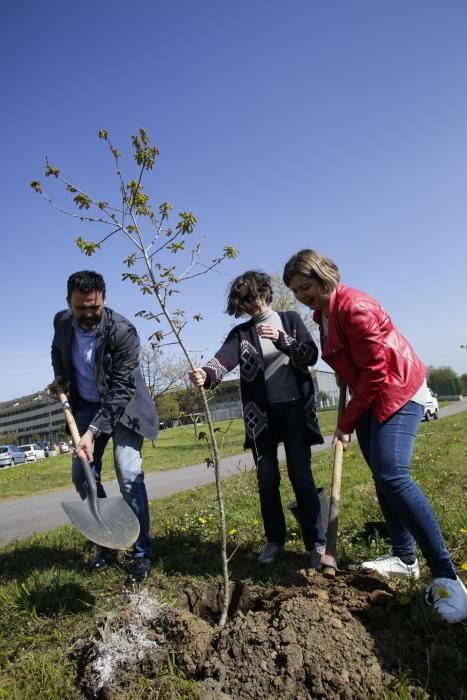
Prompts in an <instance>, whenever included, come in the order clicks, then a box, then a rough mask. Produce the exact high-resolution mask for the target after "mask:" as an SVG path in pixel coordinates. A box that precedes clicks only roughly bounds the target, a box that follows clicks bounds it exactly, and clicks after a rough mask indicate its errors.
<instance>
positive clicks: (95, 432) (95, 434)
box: [88, 425, 101, 440]
mask: <svg viewBox="0 0 467 700" xmlns="http://www.w3.org/2000/svg"><path fill="white" fill-rule="evenodd" d="M88 430H89V432H90V433H92V435H93V437H94V440H97V438H98V437H99V435H100V434H101V431H100V430H99V428H96V427H95V426H94V425H88Z"/></svg>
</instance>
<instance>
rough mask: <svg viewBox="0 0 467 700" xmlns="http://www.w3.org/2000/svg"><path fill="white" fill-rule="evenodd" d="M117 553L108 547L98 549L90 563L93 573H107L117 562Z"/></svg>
mask: <svg viewBox="0 0 467 700" xmlns="http://www.w3.org/2000/svg"><path fill="white" fill-rule="evenodd" d="M116 554H117V553H116V552H115V550H113V549H107V547H97V549H96V554H95V556H94V559H92V560H91V561H90V563H89V568H90V569H91V571H105V570H106V569H108V568H109V566H110V564H111V563H112V562H113V561H114V560H115V557H116Z"/></svg>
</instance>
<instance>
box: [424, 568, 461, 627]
mask: <svg viewBox="0 0 467 700" xmlns="http://www.w3.org/2000/svg"><path fill="white" fill-rule="evenodd" d="M425 603H426V604H427V605H431V606H432V607H433V608H434V609H435V610H436V612H437V613H438V615H439V616H440V617H441V618H442V619H443V620H446V622H449V624H451V625H452V624H453V623H454V622H461V621H462V620H464V619H465V618H466V617H467V590H466V588H465V586H464V584H463V583H462V581H461V580H460V578H459V577H457V578H456V580H455V581H454V579H452V578H435V580H434V581H433V583H432V584H431V586H428V588H427V589H426V593H425Z"/></svg>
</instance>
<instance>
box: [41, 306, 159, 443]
mask: <svg viewBox="0 0 467 700" xmlns="http://www.w3.org/2000/svg"><path fill="white" fill-rule="evenodd" d="M54 328H55V334H54V338H53V341H52V366H53V369H54V373H55V376H56V377H62V378H63V380H64V383H65V386H66V388H67V391H68V395H69V399H70V403H71V406H72V409H73V407H74V406H75V405H76V399H77V393H76V383H75V373H74V368H73V363H72V359H71V343H72V339H73V335H74V329H73V315H72V313H71V311H69V310H68V309H67V310H64V311H59V312H58V313H57V314H56V315H55V318H54ZM139 352H140V343H139V338H138V334H137V332H136V328H135V327H134V326H133V325H132V324H131V323H130V322H129V321H128V320H127V319H126V318H125V317H124V316H121V314H118V313H117V312H116V311H112V309H109V308H107V307H106V308H104V311H103V313H102V319H101V322H100V324H99V328H98V331H97V336H96V353H95V365H94V376H95V380H96V386H97V391H98V393H99V396H100V397H101V405H100V407H99V409H98V411H97V413H96V415H95V417H94V419H93V421H92V424H93V425H95V426H96V428H98V429H99V430H101V431H102V432H103V433H107V434H110V433H112V431H113V429H114V428H115V426H116V424H117V423H122V424H123V425H125V426H126V427H127V428H130V429H131V430H134V431H135V432H136V433H138V434H139V435H143V436H144V437H146V438H149V439H151V440H153V439H154V438H155V437H156V435H157V433H158V429H159V421H158V420H157V414H156V408H155V405H154V401H153V400H152V399H151V396H150V394H149V391H148V389H147V387H146V384H145V383H144V379H143V376H142V374H141V370H140V366H139Z"/></svg>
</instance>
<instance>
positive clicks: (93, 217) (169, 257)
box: [31, 129, 237, 626]
mask: <svg viewBox="0 0 467 700" xmlns="http://www.w3.org/2000/svg"><path fill="white" fill-rule="evenodd" d="M99 138H100V139H102V140H103V141H104V142H105V143H106V145H107V146H108V148H109V151H110V154H111V156H112V158H113V162H114V166H115V174H116V176H117V182H118V187H119V197H118V202H117V203H114V204H109V202H107V201H105V199H104V198H102V197H97V196H94V195H91V194H88V193H87V192H86V191H85V190H84V189H83V188H81V187H79V186H78V185H77V184H76V183H73V182H71V181H69V180H67V179H65V178H64V177H63V176H62V175H61V174H60V170H59V168H57V167H56V166H54V165H52V164H51V163H50V162H49V161H48V159H47V158H46V162H45V177H47V178H52V181H53V180H56V181H57V182H58V183H60V185H62V186H63V187H64V188H65V190H66V192H67V193H68V195H69V196H71V198H72V202H73V204H74V205H75V206H76V207H77V208H78V210H79V211H76V209H71V210H70V209H69V208H68V206H69V205H68V204H64V205H62V204H59V203H58V202H57V201H55V199H54V198H52V197H51V196H50V195H49V194H48V193H46V192H45V191H44V190H43V188H42V185H41V183H40V181H39V180H33V181H32V182H31V187H32V188H33V189H34V190H35V191H36V192H38V193H39V194H41V195H42V196H43V197H45V199H46V200H47V201H48V202H49V203H50V204H51V205H52V206H54V207H55V208H56V209H58V210H59V211H61V212H62V213H64V214H66V215H67V216H70V217H73V218H74V219H76V220H78V221H80V222H83V223H88V224H93V225H94V224H97V223H98V224H100V225H101V226H103V227H106V228H107V231H108V233H107V234H106V235H105V236H104V237H103V238H101V239H100V240H98V241H91V240H86V239H84V238H83V237H82V236H79V237H78V238H77V239H76V243H77V245H78V247H79V248H80V250H81V251H82V252H83V253H84V254H85V255H88V256H91V255H93V254H94V253H95V252H96V251H97V250H99V249H100V248H101V247H102V246H103V244H104V243H107V242H108V241H109V239H110V238H112V237H113V236H115V235H116V234H120V235H121V236H123V237H124V238H125V239H126V241H127V242H128V243H129V244H130V248H131V250H132V252H131V253H130V254H129V255H128V257H127V258H126V259H125V260H124V264H125V265H126V267H127V270H129V271H127V272H124V273H123V275H122V278H123V279H124V280H128V281H130V282H131V283H132V284H134V285H136V286H137V287H138V288H139V289H140V291H141V293H142V294H143V295H144V296H145V297H148V301H151V300H153V301H154V302H155V304H151V305H150V306H151V307H152V308H149V309H141V310H140V311H138V312H137V314H136V315H137V316H140V317H142V318H145V319H148V320H150V321H152V322H153V323H154V324H155V325H156V329H155V330H154V332H153V333H152V335H151V336H150V338H149V342H150V343H151V345H152V346H154V348H157V347H160V346H161V343H162V342H164V343H167V342H172V343H176V344H178V346H179V347H180V349H181V351H182V352H183V354H184V356H185V357H186V359H187V362H188V364H189V366H190V368H192V369H194V367H195V365H194V364H193V361H192V358H191V356H190V353H189V351H188V349H187V347H186V344H185V342H184V339H183V335H182V331H183V329H184V327H185V325H186V324H187V323H188V322H189V319H187V318H186V316H185V312H184V310H183V309H181V308H180V307H175V308H174V306H175V305H174V304H173V301H174V298H176V297H174V298H173V295H174V294H176V293H177V294H178V293H179V292H180V291H181V286H182V285H183V284H185V283H186V282H187V280H190V279H193V278H195V277H198V276H199V275H205V274H207V273H208V272H209V271H210V270H212V269H214V268H215V267H217V266H218V265H219V264H220V263H221V262H222V261H223V260H225V259H229V258H234V257H236V255H237V251H236V250H235V248H233V247H232V246H224V249H223V252H222V254H221V255H220V256H218V257H216V258H214V259H212V260H210V261H208V262H202V261H201V259H200V250H201V246H200V243H195V244H193V245H192V246H191V247H190V243H189V240H190V237H191V236H192V234H193V232H194V229H195V226H196V223H197V222H196V218H195V216H194V215H193V214H192V213H191V212H189V211H182V212H180V213H179V220H178V222H177V224H176V225H175V228H172V227H170V226H169V215H170V211H171V209H172V206H171V205H170V204H169V203H168V202H162V203H161V204H160V205H159V206H158V208H157V209H154V208H153V206H152V205H151V201H150V197H149V195H148V194H147V193H146V192H145V190H144V184H143V180H144V178H145V176H147V174H148V173H149V171H152V170H153V168H154V165H155V163H156V159H157V158H158V156H159V149H158V147H157V146H155V145H152V143H151V140H150V138H149V135H148V134H147V132H146V131H145V129H139V132H138V133H137V134H134V135H133V136H132V155H133V158H134V160H135V162H136V165H137V169H138V170H137V173H136V177H134V178H132V179H131V180H128V181H125V179H124V176H123V172H122V167H121V153H120V151H119V150H118V149H117V148H116V147H115V146H114V145H113V144H112V142H111V141H110V138H109V133H108V131H107V130H106V129H101V131H99ZM180 256H181V258H182V261H181V263H180V264H178V265H177V261H178V260H180ZM193 318H194V319H195V320H197V321H199V320H201V315H200V314H195V316H194V317H193ZM164 321H165V323H164ZM167 339H169V340H167ZM200 396H201V401H202V404H203V409H204V413H205V414H206V419H207V422H208V428H209V436H208V437H207V438H206V440H207V445H208V448H209V456H208V457H207V459H206V461H207V463H208V465H213V466H214V474H215V483H216V496H217V503H218V507H219V514H220V530H221V557H222V572H223V578H224V597H223V607H222V613H221V617H220V621H219V624H220V626H223V625H224V624H225V621H226V619H227V611H228V605H229V571H228V558H227V533H226V523H225V511H224V502H223V497H222V490H221V484H220V469H219V462H220V458H219V450H218V446H217V441H216V436H215V428H214V424H213V421H212V417H211V414H210V411H209V406H208V402H207V398H206V394H205V392H204V390H203V389H201V390H200Z"/></svg>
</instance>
